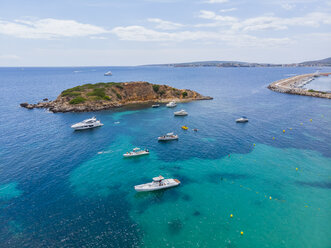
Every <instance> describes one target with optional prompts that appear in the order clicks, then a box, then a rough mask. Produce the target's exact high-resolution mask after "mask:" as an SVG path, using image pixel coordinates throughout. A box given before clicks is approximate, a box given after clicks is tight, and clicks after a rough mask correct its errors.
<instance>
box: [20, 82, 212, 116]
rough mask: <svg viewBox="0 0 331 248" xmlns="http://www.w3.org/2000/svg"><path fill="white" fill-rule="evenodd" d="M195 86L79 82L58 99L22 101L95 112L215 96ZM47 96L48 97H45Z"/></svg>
mask: <svg viewBox="0 0 331 248" xmlns="http://www.w3.org/2000/svg"><path fill="white" fill-rule="evenodd" d="M211 99H213V98H212V97H209V96H203V95H201V94H199V93H197V92H195V91H193V90H188V89H176V88H173V87H171V86H168V85H160V84H151V83H148V82H141V81H139V82H124V83H114V82H110V83H97V84H84V85H81V86H76V87H73V88H70V89H67V90H64V91H62V93H61V94H60V95H59V96H58V97H57V98H56V100H54V101H42V102H39V103H37V104H29V103H21V104H20V106H21V107H24V108H27V109H34V108H46V109H49V111H51V112H53V113H57V112H91V111H100V110H107V109H112V108H117V107H122V106H124V105H128V104H139V103H147V102H158V103H166V102H170V101H176V102H188V101H194V100H211ZM44 100H47V98H46V99H44Z"/></svg>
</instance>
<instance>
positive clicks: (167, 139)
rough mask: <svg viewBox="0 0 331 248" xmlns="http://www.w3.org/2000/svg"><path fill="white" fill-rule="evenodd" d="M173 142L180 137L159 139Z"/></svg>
mask: <svg viewBox="0 0 331 248" xmlns="http://www.w3.org/2000/svg"><path fill="white" fill-rule="evenodd" d="M171 140H178V137H176V138H160V137H159V138H158V141H171Z"/></svg>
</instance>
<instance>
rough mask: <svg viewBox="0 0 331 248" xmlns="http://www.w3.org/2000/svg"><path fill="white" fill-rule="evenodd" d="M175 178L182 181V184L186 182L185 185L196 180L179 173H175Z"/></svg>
mask: <svg viewBox="0 0 331 248" xmlns="http://www.w3.org/2000/svg"><path fill="white" fill-rule="evenodd" d="M173 178H176V179H178V180H179V181H180V182H181V184H185V185H187V184H190V183H195V182H196V181H195V180H193V179H191V178H189V177H187V176H184V175H182V174H179V173H174V174H173Z"/></svg>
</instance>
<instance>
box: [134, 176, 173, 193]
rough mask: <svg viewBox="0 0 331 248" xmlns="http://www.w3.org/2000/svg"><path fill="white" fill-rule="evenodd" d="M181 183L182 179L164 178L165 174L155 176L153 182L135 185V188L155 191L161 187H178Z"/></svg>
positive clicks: (142, 190)
mask: <svg viewBox="0 0 331 248" xmlns="http://www.w3.org/2000/svg"><path fill="white" fill-rule="evenodd" d="M179 184H180V181H179V180H177V179H172V178H170V179H164V177H163V176H158V177H154V178H153V182H151V183H145V184H140V185H136V186H134V189H135V190H136V191H138V192H144V191H155V190H160V189H167V188H171V187H176V186H178V185H179Z"/></svg>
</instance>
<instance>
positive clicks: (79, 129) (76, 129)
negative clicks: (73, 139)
mask: <svg viewBox="0 0 331 248" xmlns="http://www.w3.org/2000/svg"><path fill="white" fill-rule="evenodd" d="M102 126H103V124H98V125H88V126H76V127H75V126H71V128H72V129H74V130H75V131H81V130H86V129H92V128H96V127H102Z"/></svg>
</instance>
